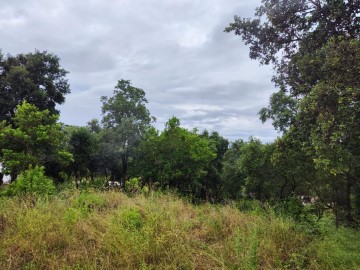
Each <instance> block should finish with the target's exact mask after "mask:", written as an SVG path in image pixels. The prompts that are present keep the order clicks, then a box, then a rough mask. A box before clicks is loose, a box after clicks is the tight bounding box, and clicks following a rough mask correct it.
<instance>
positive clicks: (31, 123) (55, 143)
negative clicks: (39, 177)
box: [0, 101, 72, 180]
mask: <svg viewBox="0 0 360 270" xmlns="http://www.w3.org/2000/svg"><path fill="white" fill-rule="evenodd" d="M58 118H59V117H58V115H52V114H51V113H50V112H49V110H44V111H40V110H38V108H36V106H34V105H32V104H29V103H27V102H26V101H23V103H22V104H21V105H18V106H17V109H16V111H15V115H14V117H13V118H12V119H11V120H12V122H13V123H14V124H13V125H9V124H6V122H5V121H2V122H1V123H0V149H1V155H0V162H1V163H2V165H3V171H4V172H5V173H6V174H10V175H11V176H12V180H14V179H15V178H16V176H17V175H18V174H19V173H20V172H22V171H25V170H27V169H28V168H29V166H30V165H32V166H33V167H34V166H37V165H38V166H44V167H45V171H46V172H47V174H48V175H50V176H54V175H52V174H53V173H54V171H53V169H54V166H55V165H56V164H60V165H61V164H64V165H65V164H67V163H69V162H70V161H71V160H72V155H71V154H70V153H69V152H67V151H65V150H64V147H63V145H62V141H63V136H64V134H63V132H62V130H61V125H60V124H58V123H57V120H58Z"/></svg>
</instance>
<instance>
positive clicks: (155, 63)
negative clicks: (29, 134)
mask: <svg viewBox="0 0 360 270" xmlns="http://www.w3.org/2000/svg"><path fill="white" fill-rule="evenodd" d="M0 4H1V9H0V48H1V49H2V52H3V53H4V54H7V53H10V54H18V53H27V52H33V51H34V50H35V48H36V49H38V50H40V51H43V50H47V51H49V52H51V53H54V54H56V55H57V56H59V57H60V59H61V65H62V67H63V68H65V69H66V70H68V71H69V72H70V73H69V74H68V79H69V83H70V86H71V91H72V92H71V94H69V95H67V97H66V103H65V104H64V105H62V106H59V109H60V110H61V118H60V120H61V122H64V123H66V124H73V125H86V123H87V122H88V121H89V120H91V119H93V118H98V119H101V103H100V97H101V96H111V95H112V93H113V89H114V86H115V85H116V83H117V81H118V80H119V79H127V80H131V81H132V85H133V86H136V87H139V88H142V89H144V90H145V92H146V97H147V99H148V101H149V104H148V108H149V110H150V112H151V114H152V115H153V116H155V117H156V118H157V123H156V126H157V127H158V128H159V129H162V128H163V126H164V124H165V122H166V121H167V120H168V119H169V118H170V117H172V116H173V115H175V116H177V117H178V118H180V120H181V123H182V125H183V126H185V127H187V128H193V127H198V128H199V129H200V130H202V129H204V128H206V129H208V130H209V131H212V130H216V131H218V132H219V133H220V134H221V135H222V136H224V137H226V138H228V139H230V140H235V139H238V138H242V139H247V138H248V137H249V136H251V135H253V136H255V137H257V138H259V139H261V140H262V141H264V142H269V141H272V140H273V139H274V138H276V137H277V136H278V134H277V132H276V131H274V130H273V128H272V126H271V123H266V124H262V123H261V121H260V120H259V117H258V115H257V113H258V111H259V109H260V108H261V107H264V106H267V103H268V99H269V96H270V95H271V93H272V92H274V91H275V89H274V86H273V84H272V83H271V76H272V70H271V68H270V67H264V66H259V63H258V62H257V61H252V60H250V59H249V57H248V55H249V50H248V48H247V47H246V46H245V45H244V44H243V43H242V41H241V39H240V38H239V37H238V36H235V35H234V34H233V33H230V34H227V33H224V32H223V30H224V28H225V27H226V26H227V25H228V24H229V23H230V22H231V21H232V20H233V17H234V15H240V16H242V17H253V14H254V10H255V7H256V6H258V5H259V4H260V0H202V1H200V0H88V1H75V0H57V1H49V0H32V1H30V0H11V1H9V0H0Z"/></svg>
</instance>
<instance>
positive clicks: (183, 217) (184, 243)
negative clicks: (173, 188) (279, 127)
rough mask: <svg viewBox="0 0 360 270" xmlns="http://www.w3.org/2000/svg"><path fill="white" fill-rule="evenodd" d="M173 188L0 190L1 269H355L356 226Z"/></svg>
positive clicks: (359, 261)
mask: <svg viewBox="0 0 360 270" xmlns="http://www.w3.org/2000/svg"><path fill="white" fill-rule="evenodd" d="M324 228H326V229H324V230H322V232H321V233H318V234H316V235H313V234H311V233H309V232H307V231H305V230H302V229H299V227H298V226H297V225H296V224H295V223H293V221H291V220H289V219H286V218H281V217H278V216H277V215H275V214H274V213H273V212H272V211H260V210H258V209H255V210H252V211H248V212H246V213H245V212H241V211H240V210H239V208H238V207H237V205H236V204H229V205H224V206H219V205H210V204H203V205H197V206H195V205H192V204H190V203H189V202H187V201H185V200H183V199H181V198H178V197H177V196H175V195H172V194H160V193H149V195H147V196H144V195H133V196H131V197H128V196H127V195H126V194H123V193H121V192H114V191H109V192H99V191H94V190H91V189H90V190H87V191H77V190H75V191H74V190H64V191H62V192H60V193H59V194H58V195H56V196H53V197H50V198H43V199H38V200H37V201H36V203H34V201H33V200H27V199H26V198H24V197H21V198H19V197H13V198H8V197H3V198H0V269H360V256H359V250H360V249H359V247H360V246H359V245H360V234H359V232H357V231H351V230H348V229H344V228H341V229H339V230H337V229H335V228H333V227H332V225H331V224H330V223H329V224H324Z"/></svg>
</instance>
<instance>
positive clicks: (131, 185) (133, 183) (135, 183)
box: [125, 177, 140, 193]
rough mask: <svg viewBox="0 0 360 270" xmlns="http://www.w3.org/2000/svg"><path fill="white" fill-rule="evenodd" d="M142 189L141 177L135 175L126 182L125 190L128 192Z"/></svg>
mask: <svg viewBox="0 0 360 270" xmlns="http://www.w3.org/2000/svg"><path fill="white" fill-rule="evenodd" d="M139 190H140V185H139V178H137V177H134V178H131V179H130V180H128V181H126V183H125V191H126V192H128V193H136V192H138V191H139Z"/></svg>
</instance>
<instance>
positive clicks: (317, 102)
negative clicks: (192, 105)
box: [226, 0, 360, 222]
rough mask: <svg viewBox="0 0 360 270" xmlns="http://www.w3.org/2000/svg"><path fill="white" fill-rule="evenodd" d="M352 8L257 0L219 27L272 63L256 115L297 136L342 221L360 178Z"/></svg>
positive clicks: (355, 7) (356, 30)
mask: <svg viewBox="0 0 360 270" xmlns="http://www.w3.org/2000/svg"><path fill="white" fill-rule="evenodd" d="M359 11H360V2H359V1H343V0H334V1H327V0H326V1H325V0H317V1H312V0H304V1H285V0H282V1H281V0H264V1H263V3H262V5H261V6H260V7H259V8H258V9H257V11H256V14H255V15H256V17H257V18H256V19H254V20H252V19H242V18H239V17H235V22H234V23H232V24H230V26H229V27H228V28H227V29H226V31H235V34H236V35H240V36H241V37H242V39H243V40H244V41H245V43H246V44H249V45H250V57H251V58H252V59H258V60H260V62H261V63H263V64H269V63H272V64H273V65H274V67H275V76H274V82H275V83H276V85H277V86H278V87H279V92H278V93H275V94H274V95H273V96H272V98H271V101H270V106H269V107H268V108H264V109H262V110H261V112H260V116H261V119H262V120H263V121H265V120H266V119H268V118H271V119H273V121H274V122H273V123H274V126H275V128H277V129H279V130H282V131H284V132H289V133H291V134H292V135H291V136H290V137H292V138H296V140H299V143H300V144H301V151H304V153H306V155H307V156H308V157H309V158H311V159H312V160H313V161H314V164H313V165H314V166H315V167H316V170H317V172H318V174H321V181H320V182H319V181H315V182H314V183H313V184H314V185H315V186H316V188H317V189H318V190H323V189H326V188H325V187H331V188H330V189H331V192H329V193H331V194H332V195H331V196H329V198H327V200H328V202H329V204H332V205H334V204H335V208H334V210H335V213H336V216H337V221H340V220H347V222H352V220H353V215H352V212H353V211H352V203H351V197H352V195H356V194H354V191H353V190H354V189H355V190H358V189H357V187H358V185H359V184H358V183H359V169H358V168H359V162H358V160H359V154H358V149H359V135H358V134H359V126H360V125H359V123H358V119H359V105H358V103H359V92H358V91H359V90H358V89H359V79H358V77H359V76H358V74H359V64H358V63H359V47H358V44H359V35H360V27H359V19H358V14H359ZM325 193H327V192H325ZM341 216H343V218H341Z"/></svg>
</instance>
